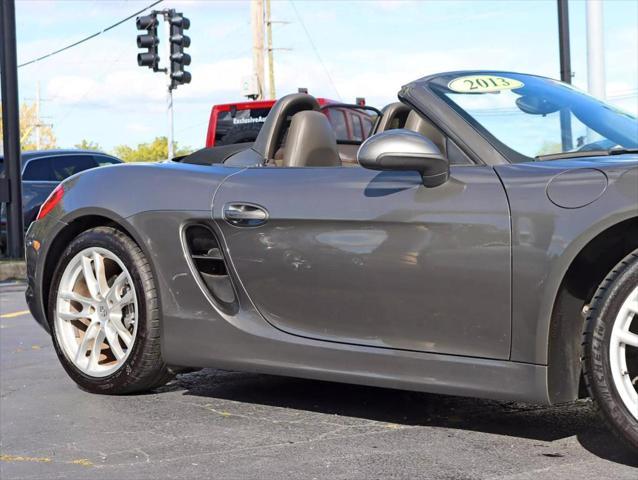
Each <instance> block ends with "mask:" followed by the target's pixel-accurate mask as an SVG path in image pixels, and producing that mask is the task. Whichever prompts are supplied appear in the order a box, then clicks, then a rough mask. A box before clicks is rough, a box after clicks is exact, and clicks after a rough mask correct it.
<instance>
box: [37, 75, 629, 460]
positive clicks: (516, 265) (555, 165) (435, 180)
mask: <svg viewBox="0 0 638 480" xmlns="http://www.w3.org/2000/svg"><path fill="white" fill-rule="evenodd" d="M398 96H399V102H397V103H393V104H390V105H388V106H387V107H386V108H384V109H383V111H382V112H381V114H380V115H378V116H377V118H375V119H374V129H373V133H374V134H373V135H372V136H371V137H370V138H368V139H367V140H366V141H365V142H363V143H362V144H361V145H359V144H357V142H352V141H347V142H344V141H339V139H338V138H337V137H336V136H335V133H334V130H333V129H332V128H331V125H330V123H329V122H328V120H327V116H326V115H324V114H321V113H320V112H319V109H320V107H319V105H318V103H317V101H316V99H315V98H314V97H312V96H310V95H307V94H293V95H288V96H286V97H283V98H282V99H280V100H279V101H278V102H277V103H276V104H275V106H274V107H273V108H272V110H271V111H270V113H269V114H268V117H267V119H266V121H265V123H264V126H263V128H262V129H261V130H260V132H259V136H258V138H257V139H256V141H255V142H254V143H252V144H242V145H233V146H229V147H215V148H212V149H205V150H202V151H200V152H196V153H195V154H193V155H191V156H189V157H186V158H183V159H181V161H179V162H165V163H157V164H129V165H118V166H110V167H102V168H98V169H95V170H90V171H87V172H84V173H81V174H78V175H75V176H73V177H71V178H69V179H68V180H66V181H65V182H64V183H63V184H61V186H60V187H58V188H57V189H56V191H55V192H54V193H53V194H52V195H51V196H50V197H49V199H48V200H47V201H46V202H45V204H44V205H43V207H42V209H41V210H40V213H39V215H38V219H37V221H35V222H34V223H33V224H32V226H31V227H30V229H29V231H28V233H27V265H28V282H29V285H28V290H27V301H28V303H29V306H30V309H31V311H32V313H33V315H34V317H35V318H36V320H37V321H38V322H39V323H40V324H41V325H42V326H43V327H44V328H45V329H46V330H47V331H48V332H50V333H51V334H52V338H53V342H54V345H55V348H56V351H57V354H58V356H59V358H60V361H61V363H62V365H63V366H64V368H65V369H66V371H67V372H68V373H69V375H70V376H71V377H72V378H73V379H74V380H75V381H76V382H77V383H78V384H79V385H80V386H81V387H82V388H84V389H87V390H89V391H91V392H104V393H111V394H118V393H130V392H139V391H143V390H146V389H150V388H153V387H156V386H158V385H160V384H162V383H163V382H165V381H167V379H168V378H170V376H171V375H172V374H174V373H175V372H176V371H178V369H179V368H181V367H219V368H228V369H240V370H250V371H256V372H265V373H272V374H282V375H291V376H299V377H306V378H317V379H324V380H333V381H339V382H352V383H360V384H367V385H377V386H384V387H392V388H401V389H414V390H422V391H429V392H435V393H444V394H453V395H466V396H480V397H487V398H494V399H506V400H522V401H530V402H540V403H546V404H547V403H558V402H565V401H570V400H574V399H576V398H578V397H579V395H583V394H585V392H587V393H586V394H587V395H590V396H591V397H592V398H593V400H594V401H595V402H596V404H597V405H598V406H599V408H600V410H601V412H602V414H603V416H604V417H605V419H606V420H607V421H608V422H609V423H610V424H611V425H612V427H613V428H614V430H615V431H616V432H617V433H618V434H619V435H620V436H621V437H622V438H624V439H625V440H626V441H627V442H629V444H630V445H632V446H633V447H635V448H638V391H637V384H638V155H637V154H636V152H637V151H638V150H637V149H638V122H637V120H636V118H635V117H633V116H631V115H629V114H626V113H624V112H621V111H619V110H617V109H616V108H614V107H612V106H610V105H607V104H605V103H603V102H601V101H599V100H597V99H595V98H593V97H590V96H588V95H586V94H584V93H581V92H579V91H578V90H576V89H574V88H572V87H571V86H569V85H565V84H562V83H560V82H557V81H554V80H550V79H546V78H542V77H537V76H533V75H524V74H519V73H513V72H495V71H463V72H451V73H443V74H438V75H432V76H428V77H425V78H422V79H420V80H416V81H414V82H412V83H409V84H407V85H406V86H404V87H403V88H402V89H401V90H400V92H399V95H398ZM339 108H345V107H344V106H339ZM104 185H109V188H103V186H104Z"/></svg>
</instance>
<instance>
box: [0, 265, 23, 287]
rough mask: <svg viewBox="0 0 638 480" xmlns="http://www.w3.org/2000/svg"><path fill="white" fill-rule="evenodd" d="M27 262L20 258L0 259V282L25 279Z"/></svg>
mask: <svg viewBox="0 0 638 480" xmlns="http://www.w3.org/2000/svg"><path fill="white" fill-rule="evenodd" d="M26 278H27V264H26V262H24V261H21V260H0V282H4V281H5V280H26Z"/></svg>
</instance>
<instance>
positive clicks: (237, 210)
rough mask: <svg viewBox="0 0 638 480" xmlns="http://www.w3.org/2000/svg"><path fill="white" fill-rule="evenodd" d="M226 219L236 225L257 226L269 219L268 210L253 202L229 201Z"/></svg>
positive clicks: (225, 209)
mask: <svg viewBox="0 0 638 480" xmlns="http://www.w3.org/2000/svg"><path fill="white" fill-rule="evenodd" d="M224 220H226V221H227V222H228V223H230V224H231V225H234V226H236V227H257V226H259V225H263V224H264V223H266V221H267V220H268V211H267V210H266V209H265V208H264V207H261V206H259V205H255V204H251V203H227V204H226V205H224Z"/></svg>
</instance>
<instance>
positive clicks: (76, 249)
mask: <svg viewBox="0 0 638 480" xmlns="http://www.w3.org/2000/svg"><path fill="white" fill-rule="evenodd" d="M48 312H49V321H50V323H51V331H52V334H53V335H52V336H53V344H54V346H55V350H56V353H57V355H58V357H59V358H60V362H61V363H62V365H63V366H64V368H65V370H66V371H67V373H68V374H69V375H70V376H71V378H73V380H75V382H76V383H77V384H78V385H79V386H80V387H82V388H83V389H85V390H88V391H90V392H93V393H105V394H126V393H133V392H140V391H145V390H149V389H152V388H154V387H157V386H159V385H162V384H164V383H165V382H167V381H168V380H169V379H170V377H171V372H170V370H169V369H168V367H167V366H166V364H165V363H164V361H163V360H162V357H161V351H160V315H159V299H158V294H157V289H156V287H155V281H154V278H153V273H152V271H151V267H150V265H149V263H148V260H147V259H146V257H145V256H144V254H143V252H142V251H141V250H140V248H139V247H138V246H137V244H135V242H133V240H132V239H131V238H129V237H128V236H127V235H125V234H124V233H122V232H121V231H119V230H117V229H114V228H110V227H97V228H93V229H91V230H87V231H86V232H83V233H82V234H80V235H79V236H78V237H76V238H75V239H74V240H73V241H72V242H71V243H70V244H69V246H68V247H67V248H66V250H65V251H64V253H63V254H62V257H61V259H60V261H59V263H58V265H57V268H56V271H55V273H54V275H53V280H52V283H51V294H50V295H49V303H48Z"/></svg>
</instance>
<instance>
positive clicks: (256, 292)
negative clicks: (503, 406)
mask: <svg viewBox="0 0 638 480" xmlns="http://www.w3.org/2000/svg"><path fill="white" fill-rule="evenodd" d="M213 216H214V218H215V220H216V221H217V223H218V225H219V226H220V229H221V231H222V234H223V236H224V239H225V242H226V245H227V249H228V250H227V252H228V254H229V256H230V259H231V262H232V265H233V267H234V270H235V275H236V276H237V278H236V281H238V284H239V285H241V286H242V287H243V288H244V289H245V290H246V292H247V294H248V295H249V297H250V298H251V300H252V302H253V303H254V304H255V306H256V308H257V309H258V310H259V311H260V312H261V314H262V316H263V317H264V318H265V320H267V321H268V322H270V324H272V325H273V326H274V327H276V328H278V329H280V330H283V331H285V332H288V333H290V334H293V335H300V336H304V337H310V338H314V339H318V340H325V341H333V342H346V343H351V344H357V345H366V346H371V347H383V348H392V349H406V350H415V351H421V352H435V353H444V354H455V355H469V356H478V357H486V358H499V359H505V358H508V357H509V352H510V288H511V287H510V220H509V213H508V204H507V199H506V197H505V193H504V190H503V187H502V185H501V183H500V181H499V180H498V177H497V176H496V174H495V172H494V170H493V169H492V168H490V167H482V166H456V167H455V166H452V172H451V178H450V180H449V181H448V182H447V183H445V184H443V185H441V186H439V187H436V188H426V187H424V186H423V185H422V184H421V178H420V176H419V175H418V174H417V173H416V172H414V173H413V172H376V171H372V170H366V169H363V168H361V167H355V168H343V167H342V168H248V169H246V170H244V171H242V172H240V173H238V174H235V175H233V176H231V177H230V178H228V179H227V180H226V182H224V184H223V185H222V186H221V187H220V188H219V189H218V191H217V193H216V195H215V197H214V201H213Z"/></svg>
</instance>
